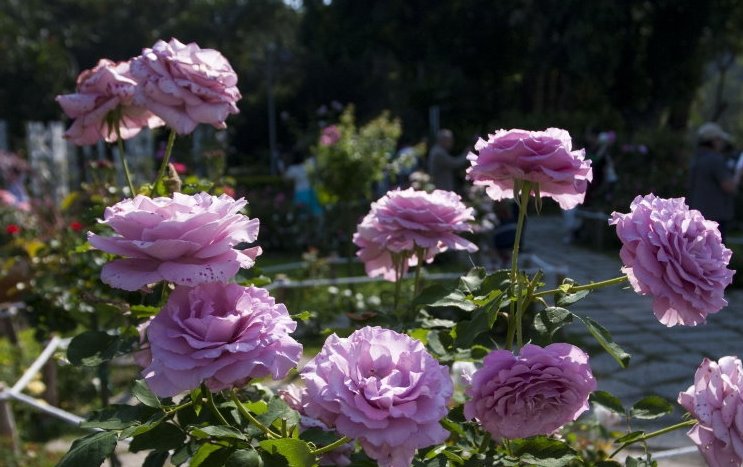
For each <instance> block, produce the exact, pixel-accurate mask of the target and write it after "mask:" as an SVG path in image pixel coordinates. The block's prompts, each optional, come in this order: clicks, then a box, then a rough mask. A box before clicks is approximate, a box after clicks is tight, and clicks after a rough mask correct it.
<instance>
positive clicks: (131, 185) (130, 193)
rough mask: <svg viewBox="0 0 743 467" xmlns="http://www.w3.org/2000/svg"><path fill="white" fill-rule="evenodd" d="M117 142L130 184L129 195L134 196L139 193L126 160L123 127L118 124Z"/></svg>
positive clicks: (127, 182)
mask: <svg viewBox="0 0 743 467" xmlns="http://www.w3.org/2000/svg"><path fill="white" fill-rule="evenodd" d="M116 142H117V143H118V145H119V157H120V158H121V165H122V166H123V167H124V177H125V178H126V184H127V185H129V196H131V197H132V198H134V196H135V195H136V194H137V192H136V191H134V183H132V174H131V173H130V172H129V163H128V162H127V161H126V151H125V150H124V140H123V139H121V128H119V126H118V125H116Z"/></svg>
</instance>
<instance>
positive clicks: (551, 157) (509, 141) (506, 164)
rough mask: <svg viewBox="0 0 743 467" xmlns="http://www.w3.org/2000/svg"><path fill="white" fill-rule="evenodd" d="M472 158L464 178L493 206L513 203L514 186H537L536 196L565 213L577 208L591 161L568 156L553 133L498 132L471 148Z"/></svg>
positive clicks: (562, 134) (565, 143)
mask: <svg viewBox="0 0 743 467" xmlns="http://www.w3.org/2000/svg"><path fill="white" fill-rule="evenodd" d="M475 150H476V151H477V153H473V152H471V153H470V154H469V155H468V156H467V159H468V160H469V161H470V163H471V164H472V165H471V167H470V168H468V169H467V178H468V179H469V180H472V182H473V183H474V184H475V185H483V186H485V187H486V191H487V193H488V196H490V197H491V198H493V199H494V200H496V201H497V200H500V199H504V198H513V188H514V182H516V181H517V180H521V181H527V182H531V183H533V184H537V185H539V194H540V195H541V196H547V197H550V198H552V199H554V200H555V201H557V202H558V203H559V204H560V207H561V208H563V209H571V208H574V207H575V206H577V205H579V204H581V203H582V202H583V199H584V198H585V196H586V189H587V188H588V182H590V181H591V180H592V179H593V171H592V169H591V161H588V160H585V159H584V156H585V151H584V150H583V149H580V150H576V151H573V149H572V142H571V140H570V134H569V133H568V132H567V131H565V130H561V129H559V128H547V129H546V130H544V131H526V130H498V131H496V132H495V133H494V134H492V135H489V136H488V139H487V140H484V139H482V138H480V139H479V140H478V141H477V143H476V144H475Z"/></svg>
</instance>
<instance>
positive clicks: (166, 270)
mask: <svg viewBox="0 0 743 467" xmlns="http://www.w3.org/2000/svg"><path fill="white" fill-rule="evenodd" d="M246 204H247V201H245V200H244V199H242V198H241V199H239V200H237V201H235V200H234V199H232V198H231V197H229V196H227V195H222V196H219V197H216V196H211V195H208V194H206V193H200V194H197V195H193V196H189V195H184V194H182V193H173V197H172V198H164V197H163V198H154V199H152V198H149V197H147V196H143V195H138V196H136V197H135V198H134V199H125V200H124V201H121V202H120V203H118V204H116V205H114V206H112V207H108V208H106V211H105V213H104V216H103V217H104V220H103V221H102V222H101V223H103V224H107V225H109V226H110V227H111V228H112V229H113V230H114V231H115V232H116V233H117V234H118V235H116V236H113V237H104V236H100V235H96V234H93V233H89V234H88V241H89V242H90V244H91V245H93V246H94V247H96V248H98V249H100V250H103V251H106V252H109V253H114V254H117V255H121V256H124V258H123V259H117V260H114V261H111V262H109V263H108V264H106V265H105V266H103V271H102V272H101V280H102V281H103V282H105V283H106V284H109V285H110V286H112V287H116V288H119V289H124V290H138V289H140V288H142V287H144V286H146V285H147V284H151V283H153V282H159V281H161V280H166V281H169V282H173V283H175V284H179V285H188V286H195V285H198V284H203V283H205V282H226V281H228V280H229V279H231V278H232V277H234V276H235V274H237V272H238V270H239V269H240V268H241V267H243V268H250V267H252V266H253V264H254V263H255V258H256V257H257V256H258V255H260V254H261V248H260V247H253V248H248V249H245V250H235V249H234V248H233V247H234V246H236V245H237V244H239V243H252V242H255V241H256V240H257V238H258V228H259V224H260V223H259V221H258V219H249V218H248V217H247V216H245V215H243V214H241V213H240V210H242V208H244V207H245V205H246Z"/></svg>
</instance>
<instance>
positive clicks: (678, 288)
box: [609, 194, 735, 327]
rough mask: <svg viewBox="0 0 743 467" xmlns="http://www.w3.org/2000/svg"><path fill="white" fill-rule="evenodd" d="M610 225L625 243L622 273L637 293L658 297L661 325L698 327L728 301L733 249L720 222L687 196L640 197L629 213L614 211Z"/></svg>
mask: <svg viewBox="0 0 743 467" xmlns="http://www.w3.org/2000/svg"><path fill="white" fill-rule="evenodd" d="M609 224H613V225H616V226H617V236H618V237H619V240H621V241H622V249H621V251H620V256H621V258H622V263H624V267H623V268H622V271H623V272H625V273H626V274H627V276H628V277H629V281H630V283H631V284H632V287H633V288H634V289H635V291H636V292H637V293H639V294H642V295H651V296H652V297H653V312H654V313H655V316H656V317H657V318H658V320H660V322H661V323H663V324H665V325H666V326H669V327H670V326H675V325H677V324H681V325H686V326H696V325H697V324H700V323H704V322H705V320H706V318H707V315H708V314H710V313H717V312H718V311H720V309H721V308H722V307H724V306H725V305H727V301H725V297H724V294H725V287H727V286H728V285H729V284H730V283H731V282H732V280H733V274H734V273H735V272H734V271H732V270H730V269H727V265H728V263H729V262H730V257H731V255H732V252H731V251H730V250H728V249H727V248H725V245H723V244H722V239H721V237H720V231H719V230H718V229H717V223H716V222H712V221H707V220H705V219H704V217H702V214H701V213H700V212H699V211H696V210H691V209H689V207H688V206H687V205H686V204H685V203H684V199H683V198H673V199H663V198H658V197H656V196H655V195H652V194H650V195H646V196H644V197H643V196H638V197H637V198H635V200H634V201H633V202H632V205H631V206H630V212H629V213H627V214H621V213H618V212H614V213H612V217H611V219H610V220H609Z"/></svg>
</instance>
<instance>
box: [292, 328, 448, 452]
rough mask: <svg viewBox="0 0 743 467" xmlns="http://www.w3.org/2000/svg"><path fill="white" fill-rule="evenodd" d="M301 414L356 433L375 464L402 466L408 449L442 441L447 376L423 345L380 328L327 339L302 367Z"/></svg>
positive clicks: (351, 434) (343, 431)
mask: <svg viewBox="0 0 743 467" xmlns="http://www.w3.org/2000/svg"><path fill="white" fill-rule="evenodd" d="M301 377H302V379H303V380H304V382H305V385H306V386H307V397H306V402H305V403H304V412H305V413H306V414H307V415H308V416H310V417H313V418H316V419H319V420H320V421H322V422H323V423H325V424H326V425H327V426H329V427H335V429H336V431H338V432H339V433H340V434H342V435H344V436H348V437H349V438H353V439H357V440H358V441H359V442H360V443H361V446H362V447H363V448H364V451H365V452H366V453H367V455H369V456H370V457H371V458H373V459H375V460H377V462H379V465H380V466H386V467H406V466H408V465H410V462H411V461H412V459H413V456H414V455H415V450H416V449H418V448H423V447H427V446H431V445H434V444H438V443H441V442H443V441H444V440H446V438H447V437H448V432H447V431H446V430H444V429H443V428H442V427H441V425H440V424H439V420H441V418H443V417H444V416H445V415H446V413H447V403H448V401H449V399H450V398H451V396H452V391H453V387H452V382H451V378H450V377H449V371H448V368H447V367H446V366H442V365H439V363H438V362H437V361H436V360H435V359H434V358H433V357H432V356H431V355H430V354H429V353H428V352H426V350H425V348H424V347H423V345H422V344H421V343H420V342H418V341H416V340H414V339H412V338H410V337H408V336H406V335H404V334H399V333H397V332H394V331H390V330H387V329H382V328H380V327H365V328H363V329H360V330H358V331H356V332H354V333H353V334H351V335H350V336H349V337H348V338H339V337H338V336H336V335H335V334H333V335H332V336H330V337H328V339H327V340H326V341H325V345H323V348H322V350H320V353H319V354H317V356H315V358H313V359H312V360H310V362H309V363H307V366H305V367H304V369H303V370H302V372H301Z"/></svg>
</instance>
